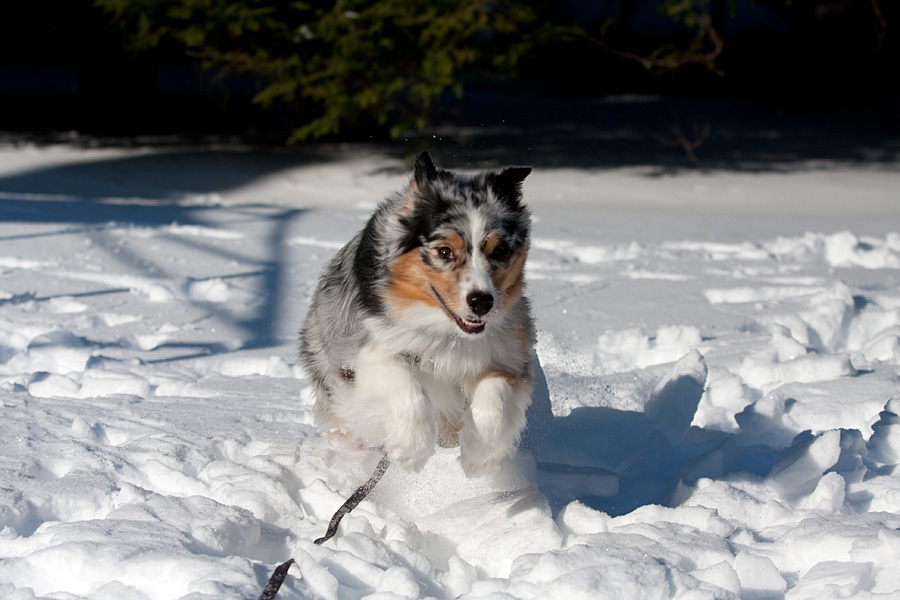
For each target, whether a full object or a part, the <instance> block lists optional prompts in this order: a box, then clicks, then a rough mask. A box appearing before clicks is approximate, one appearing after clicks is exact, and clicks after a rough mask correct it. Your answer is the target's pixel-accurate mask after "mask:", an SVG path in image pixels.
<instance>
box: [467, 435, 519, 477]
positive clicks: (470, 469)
mask: <svg viewBox="0 0 900 600" xmlns="http://www.w3.org/2000/svg"><path fill="white" fill-rule="evenodd" d="M514 452H515V446H512V447H509V448H505V449H503V450H501V449H498V448H496V447H492V446H489V445H487V444H484V443H483V442H482V443H480V444H479V443H475V442H473V441H469V442H468V443H466V444H464V445H461V446H460V453H459V463H460V465H461V466H462V470H463V473H465V474H466V477H481V476H482V475H486V474H488V473H491V472H493V471H496V470H497V467H498V466H499V465H500V462H501V461H502V460H503V459H504V458H506V457H507V456H510V455H512V454H513V453H514Z"/></svg>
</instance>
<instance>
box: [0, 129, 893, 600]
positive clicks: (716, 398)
mask: <svg viewBox="0 0 900 600" xmlns="http://www.w3.org/2000/svg"><path fill="white" fill-rule="evenodd" d="M411 152H413V150H410V153H411ZM441 152H442V151H441V149H440V148H438V149H437V150H436V151H435V152H434V154H435V157H436V160H437V161H438V162H439V163H440V162H441V158H442V155H441ZM471 166H472V167H476V166H481V165H480V164H472V165H471ZM406 176H407V175H406V166H405V164H404V162H403V160H402V159H401V158H398V157H397V155H396V154H395V153H392V152H389V151H386V150H385V151H382V150H378V149H377V148H374V147H361V146H359V147H354V146H346V147H338V148H323V149H320V150H319V151H318V153H317V152H313V151H305V152H304V153H298V154H292V153H279V152H262V151H257V150H253V149H249V148H243V147H240V146H238V145H236V144H231V145H228V144H226V145H219V146H206V147H187V146H184V147H182V146H177V145H151V144H143V145H142V144H140V143H138V144H135V145H132V146H128V145H121V146H110V147H92V146H91V145H90V144H75V143H73V144H55V145H38V144H33V143H27V142H16V141H9V140H7V141H6V142H4V143H3V144H2V145H0V240H2V242H0V399H2V419H0V443H2V449H3V450H2V455H3V460H2V461H0V596H2V597H4V598H12V599H16V600H29V599H33V598H47V599H49V598H53V599H66V600H73V599H77V598H84V599H88V598H89V599H92V600H106V599H113V598H115V599H116V600H122V599H134V600H146V599H152V600H156V599H172V598H185V599H190V600H200V599H202V598H254V597H257V596H258V595H259V593H260V592H261V590H262V588H263V587H264V585H265V582H266V580H267V579H268V576H269V575H270V574H271V572H272V570H273V569H274V567H275V566H276V565H277V564H279V563H281V562H284V561H285V560H287V559H288V558H289V557H293V558H295V559H296V561H297V563H296V565H295V566H293V567H291V570H290V574H289V576H288V578H287V580H286V582H285V584H284V587H283V588H282V590H281V591H280V592H279V598H285V599H288V598H323V599H328V600H338V599H340V600H346V599H353V598H370V599H385V600H387V599H391V600H395V599H399V598H425V597H434V598H440V599H444V598H448V599H449V598H465V599H469V600H474V599H479V598H483V599H487V598H491V599H500V598H523V599H530V598H536V599H537V598H540V599H544V598H566V599H567V600H575V599H577V598H591V599H596V598H646V599H652V598H686V599H687V598H690V599H707V598H722V599H728V598H744V599H770V598H786V599H805V598H816V599H822V598H847V597H854V598H890V597H897V595H898V594H900V574H898V571H897V569H896V564H897V562H898V560H900V475H898V474H897V473H896V465H897V464H898V461H900V385H898V382H900V203H898V202H897V190H898V189H900V171H897V170H896V169H890V168H886V167H885V166H884V165H883V164H879V165H873V166H866V165H865V164H860V163H853V164H846V163H841V162H838V161H835V162H832V163H828V162H823V161H818V162H815V163H810V164H805V165H804V164H796V163H795V164H792V165H790V166H785V168H777V166H776V167H774V168H771V169H769V170H766V169H754V170H743V171H733V172H732V171H726V170H714V171H712V172H710V173H708V174H703V173H699V172H680V173H679V172H669V173H659V172H658V171H656V170H654V169H653V168H651V167H646V168H645V167H635V166H622V167H611V168H604V169H592V168H587V167H584V168H577V169H576V168H571V167H558V166H553V167H540V166H539V167H538V168H537V169H536V170H535V172H534V173H533V174H532V175H531V176H530V177H529V179H528V180H527V181H526V185H525V192H526V200H527V201H528V203H529V204H530V205H531V207H532V209H533V212H534V215H535V227H534V240H533V250H532V253H531V256H530V259H529V260H530V263H529V265H528V277H529V281H530V288H529V295H530V296H531V298H532V300H533V304H534V308H535V314H536V319H537V323H538V329H539V336H538V345H537V354H538V359H539V363H540V365H539V366H540V369H539V382H538V388H537V390H536V392H535V396H534V404H533V406H532V408H531V409H530V411H529V428H528V431H527V432H526V436H525V439H524V441H523V447H522V450H521V452H520V453H519V455H518V456H517V457H515V458H513V459H510V460H508V461H507V462H506V463H504V464H503V465H502V467H501V469H500V471H499V472H497V473H495V474H492V475H489V476H486V477H483V478H479V479H471V480H470V479H467V478H466V477H465V476H464V474H463V473H462V470H461V468H460V467H459V465H458V462H457V461H456V454H455V452H454V451H453V450H452V449H439V450H438V452H437V453H436V454H435V456H434V457H433V458H432V459H431V460H430V461H429V463H428V465H427V466H426V468H425V469H424V471H423V472H422V473H418V474H410V473H406V472H404V471H402V470H401V469H398V468H396V467H392V468H391V469H389V470H388V472H387V473H386V475H385V477H384V479H383V480H382V481H381V483H379V485H378V487H376V488H375V491H374V492H373V494H372V495H371V496H370V497H369V498H368V499H367V500H365V501H363V502H362V503H361V504H360V505H359V507H358V508H357V509H356V510H355V511H354V512H353V513H351V514H350V515H348V516H347V517H346V518H345V519H344V521H343V523H342V525H341V528H340V531H339V533H338V535H337V536H336V537H335V538H333V539H332V540H330V541H329V542H327V543H325V544H324V545H322V546H316V545H314V544H313V543H312V540H313V539H315V538H317V537H319V536H320V535H322V534H323V533H324V531H325V528H326V526H327V523H328V521H329V519H330V518H331V515H332V514H333V513H334V511H335V510H336V509H337V507H338V506H339V505H340V504H341V503H342V502H343V501H344V500H345V499H346V498H347V497H348V495H349V494H350V493H352V491H353V490H354V489H355V488H356V487H357V486H358V485H360V484H361V483H362V482H363V481H364V480H365V479H366V478H367V477H368V475H369V474H370V473H371V472H372V470H373V468H374V466H375V464H376V462H377V461H378V456H377V454H376V453H375V452H372V451H364V450H356V449H348V448H345V447H341V446H340V445H338V444H336V443H334V442H332V441H328V440H325V439H323V438H321V437H320V436H319V433H318V432H317V430H316V428H315V426H314V424H313V418H312V401H311V397H310V389H309V385H308V383H307V382H306V381H305V379H304V378H303V375H302V373H301V372H300V369H299V368H298V366H297V358H296V331H297V330H298V328H299V326H300V324H301V323H302V319H303V315H304V314H305V311H306V307H307V305H308V303H309V301H310V298H311V294H312V291H313V289H314V286H315V283H316V279H317V276H318V273H319V271H320V269H321V267H322V266H323V264H324V263H325V262H326V261H327V260H328V258H329V257H330V256H331V255H332V254H333V253H334V252H335V251H336V250H337V249H338V248H339V247H340V246H341V245H342V244H343V243H344V242H345V241H346V240H348V239H349V238H350V236H352V235H353V233H355V232H356V231H357V230H358V229H359V228H360V227H361V226H362V225H363V223H364V222H365V220H366V218H367V217H368V214H369V213H370V211H371V209H372V207H373V206H374V205H375V204H376V203H377V202H378V201H379V200H380V199H381V198H382V197H383V196H384V195H385V194H386V193H388V192H389V191H391V190H392V189H394V188H396V187H398V186H399V185H401V184H402V183H403V181H404V179H405V177H406Z"/></svg>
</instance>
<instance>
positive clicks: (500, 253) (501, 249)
mask: <svg viewBox="0 0 900 600" xmlns="http://www.w3.org/2000/svg"><path fill="white" fill-rule="evenodd" d="M510 254H512V250H510V248H509V246H507V245H506V244H497V247H496V248H494V251H493V252H491V260H495V261H497V262H506V260H507V259H508V258H509V256H510Z"/></svg>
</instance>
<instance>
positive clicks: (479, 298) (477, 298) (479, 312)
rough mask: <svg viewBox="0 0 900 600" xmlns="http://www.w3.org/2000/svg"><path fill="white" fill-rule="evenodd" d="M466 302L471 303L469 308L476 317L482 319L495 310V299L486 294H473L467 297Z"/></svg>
mask: <svg viewBox="0 0 900 600" xmlns="http://www.w3.org/2000/svg"><path fill="white" fill-rule="evenodd" d="M466 302H468V303H469V308H471V309H472V312H473V313H474V314H475V316H478V317H481V316H483V315H486V314H488V313H489V312H490V310H491V308H493V306H494V297H493V296H492V295H491V294H486V293H484V292H472V293H471V294H469V295H468V296H466Z"/></svg>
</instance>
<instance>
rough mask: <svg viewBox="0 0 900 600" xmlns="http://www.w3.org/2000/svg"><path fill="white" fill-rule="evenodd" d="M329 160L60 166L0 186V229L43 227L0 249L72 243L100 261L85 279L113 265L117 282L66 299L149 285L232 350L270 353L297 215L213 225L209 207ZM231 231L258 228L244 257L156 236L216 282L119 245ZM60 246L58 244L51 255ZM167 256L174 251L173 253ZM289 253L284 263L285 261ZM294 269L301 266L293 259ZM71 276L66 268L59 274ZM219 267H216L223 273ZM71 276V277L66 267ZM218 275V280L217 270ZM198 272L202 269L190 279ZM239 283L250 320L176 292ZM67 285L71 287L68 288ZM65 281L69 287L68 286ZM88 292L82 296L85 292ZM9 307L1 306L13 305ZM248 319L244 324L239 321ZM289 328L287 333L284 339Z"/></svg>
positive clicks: (184, 348) (170, 156) (272, 211)
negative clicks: (221, 197) (132, 234)
mask: <svg viewBox="0 0 900 600" xmlns="http://www.w3.org/2000/svg"><path fill="white" fill-rule="evenodd" d="M327 160H330V157H329V156H328V154H327V153H315V154H309V155H304V154H302V153H299V152H294V153H278V152H261V151H259V152H257V151H254V152H244V151H211V150H197V151H193V150H190V149H182V150H178V149H174V150H148V151H147V153H142V154H137V155H130V156H124V157H123V156H121V155H119V156H115V157H111V158H107V159H100V160H98V159H96V158H85V159H84V160H82V161H77V162H72V163H68V164H56V165H50V166H44V167H41V168H38V169H34V170H30V171H23V172H19V173H14V174H9V175H6V176H2V177H0V221H6V222H16V223H28V224H46V227H29V228H27V229H23V230H22V231H21V232H11V233H7V234H5V235H0V243H5V242H16V241H25V242H29V243H40V244H42V245H45V246H49V247H52V246H53V245H54V244H55V243H56V242H55V240H62V239H64V238H65V237H66V236H72V235H77V236H82V237H84V238H85V241H86V243H89V244H90V247H91V248H92V249H94V250H99V251H104V252H106V253H107V258H108V260H107V259H103V260H102V261H100V262H101V264H96V265H87V264H86V265H84V270H85V271H94V272H97V271H98V269H99V268H101V267H104V266H105V265H121V266H122V267H123V268H121V269H117V273H118V274H120V275H122V277H120V278H119V279H120V281H119V280H117V281H115V282H114V283H113V281H114V280H115V277H110V278H109V281H110V283H104V282H103V281H101V280H99V279H96V280H94V281H91V280H90V279H85V280H84V281H88V282H90V283H87V284H85V283H83V282H82V284H79V285H73V286H72V292H71V293H69V292H65V293H63V295H65V296H66V297H76V296H85V297H86V296H96V295H103V294H117V293H127V292H130V291H134V288H133V286H130V285H129V283H128V281H133V280H134V279H135V278H136V279H140V280H143V281H150V282H152V281H159V282H162V283H164V284H165V285H167V286H169V287H175V288H179V287H180V288H182V289H174V290H173V291H174V292H175V293H176V294H177V295H179V296H181V297H180V298H179V300H180V301H183V302H189V303H191V304H195V305H197V306H198V307H201V308H202V310H203V312H205V313H207V314H209V315H210V317H211V318H212V319H213V321H214V322H215V321H216V320H219V321H221V322H224V323H227V324H228V326H229V327H231V328H233V330H234V329H236V330H237V332H238V333H237V335H238V337H239V338H240V340H241V342H240V348H242V349H247V348H254V347H268V346H273V345H276V344H278V343H279V333H283V332H282V331H279V329H280V328H281V327H283V325H284V324H283V323H278V322H277V319H276V316H277V315H279V314H282V312H283V311H282V309H283V306H282V304H283V303H284V302H285V301H286V298H285V293H284V286H285V281H286V276H287V273H288V271H289V269H290V268H291V267H292V266H296V263H297V260H298V258H297V256H296V253H297V250H296V249H292V248H291V246H290V245H289V244H288V243H287V241H288V239H289V237H290V236H289V232H290V230H291V228H292V227H293V226H294V225H295V223H296V221H297V219H299V218H302V217H303V216H304V214H305V213H306V211H305V210H303V209H298V208H292V207H279V206H268V205H262V204H261V205H259V206H254V205H244V206H230V207H228V209H227V211H224V212H225V213H226V214H224V216H223V209H222V208H221V207H220V206H217V204H218V203H219V202H218V194H220V193H223V192H225V191H227V190H229V189H233V188H237V187H240V186H243V185H247V184H248V183H251V182H253V181H254V180H257V179H259V178H262V177H265V176H267V175H271V174H272V173H275V172H277V171H279V170H281V169H285V168H289V167H295V166H298V165H300V164H303V163H305V162H311V161H316V162H324V161H327ZM241 223H253V224H254V227H262V228H264V233H263V237H262V243H261V244H257V245H256V248H255V249H249V248H247V247H245V245H244V244H241V243H228V240H224V241H223V240H222V239H217V238H216V237H215V236H212V237H206V236H203V235H166V233H165V231H164V230H162V231H160V232H154V235H161V236H164V237H165V239H166V242H167V243H169V244H174V245H175V246H176V247H177V248H181V249H183V251H184V255H185V256H192V257H196V258H197V260H204V258H205V257H208V258H209V259H210V264H211V265H220V266H219V267H217V269H219V270H221V272H218V271H217V272H209V273H208V274H207V273H203V274H202V275H200V276H198V277H196V278H192V277H187V278H185V276H184V275H183V274H181V275H179V274H177V273H175V272H174V271H173V269H172V265H171V263H170V261H169V259H170V258H171V257H172V252H161V253H159V255H158V256H154V255H152V253H150V252H141V253H140V255H138V254H137V253H136V252H135V251H134V250H133V249H132V248H131V247H129V245H128V244H123V243H121V242H122V234H121V231H123V230H126V234H125V235H127V230H128V229H129V228H135V229H137V230H140V229H144V228H164V227H166V226H169V225H176V226H188V227H190V226H197V227H201V228H209V229H210V230H215V229H230V228H235V227H240V226H241ZM64 247H65V246H64V245H62V244H60V248H64ZM175 252H176V253H177V250H176V251H175ZM289 253H290V254H291V256H289ZM300 260H302V257H301V258H300ZM67 266H68V267H69V268H71V264H69V265H67ZM223 266H224V267H223ZM76 268H77V267H76ZM223 268H224V269H228V270H227V271H225V270H222V269H223ZM195 271H202V269H195ZM238 278H242V279H247V280H249V281H252V282H253V288H254V289H255V290H256V291H257V293H258V297H259V298H260V300H261V302H260V303H259V305H258V306H256V307H255V309H254V310H252V311H248V310H247V307H246V306H242V307H240V309H241V314H240V315H237V314H235V313H233V312H232V310H231V309H234V308H235V307H234V306H231V305H230V304H229V303H228V302H224V303H214V302H204V301H203V299H202V298H200V299H193V298H192V297H191V296H190V294H186V293H184V292H185V288H188V287H190V285H191V284H194V283H198V282H203V281H206V280H212V279H220V280H223V281H229V280H233V279H238ZM75 280H77V278H76V279H75ZM75 280H73V281H75ZM85 288H88V289H85ZM52 297H53V296H52V294H47V293H44V292H42V291H41V290H39V289H38V290H35V291H34V293H32V294H30V295H29V299H31V300H35V301H40V300H50V299H52ZM15 300H17V298H13V299H11V300H10V301H15ZM248 313H251V314H248ZM295 327H296V325H295V324H292V325H291V329H292V330H293V328H295ZM175 345H178V344H174V343H172V342H166V343H165V344H163V345H161V346H160V347H158V348H157V349H160V348H164V347H168V348H169V350H171V351H170V352H168V353H166V354H167V355H168V358H166V359H163V360H171V359H173V358H174V359H178V358H186V357H192V356H204V355H210V354H219V353H223V352H229V351H232V350H234V349H236V347H235V346H234V345H232V344H231V343H230V342H229V343H222V342H210V343H203V342H196V343H184V344H180V346H181V347H179V348H175V347H174V346H175Z"/></svg>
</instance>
